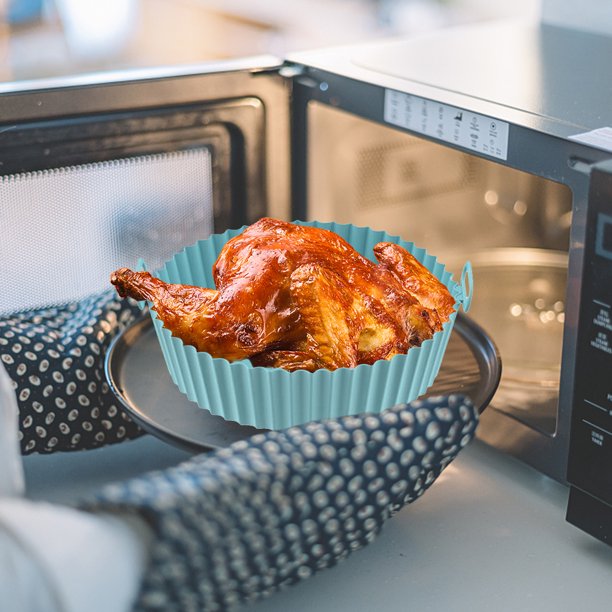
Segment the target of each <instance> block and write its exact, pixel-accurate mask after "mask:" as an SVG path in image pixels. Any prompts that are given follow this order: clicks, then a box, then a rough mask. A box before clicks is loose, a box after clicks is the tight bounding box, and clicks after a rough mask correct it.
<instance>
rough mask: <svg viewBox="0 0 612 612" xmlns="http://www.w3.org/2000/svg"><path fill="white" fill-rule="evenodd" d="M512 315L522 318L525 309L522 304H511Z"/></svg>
mask: <svg viewBox="0 0 612 612" xmlns="http://www.w3.org/2000/svg"><path fill="white" fill-rule="evenodd" d="M510 314H511V315H512V316H513V317H520V316H521V315H522V314H523V307H522V306H521V305H520V304H511V305H510Z"/></svg>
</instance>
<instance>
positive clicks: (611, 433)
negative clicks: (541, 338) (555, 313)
mask: <svg viewBox="0 0 612 612" xmlns="http://www.w3.org/2000/svg"><path fill="white" fill-rule="evenodd" d="M580 304H581V307H580V320H579V324H578V345H577V351H576V377H575V381H576V382H575V387H574V400H573V410H572V425H571V436H570V449H569V460H568V472H567V479H568V481H569V483H570V485H571V488H570V495H569V503H568V509H567V520H568V521H569V522H570V523H572V524H574V525H576V526H578V527H580V528H581V529H583V530H584V531H586V532H588V533H590V534H591V535H594V536H595V537H597V538H599V539H600V540H602V541H604V542H607V543H609V544H610V543H612V379H611V377H610V373H611V372H612V160H607V161H604V162H600V163H598V164H596V165H595V166H593V168H592V170H591V173H590V189H589V204H588V211H587V222H586V236H585V248H584V268H583V280H582V292H581V296H580Z"/></svg>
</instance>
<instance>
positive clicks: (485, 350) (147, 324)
mask: <svg viewBox="0 0 612 612" xmlns="http://www.w3.org/2000/svg"><path fill="white" fill-rule="evenodd" d="M153 331H154V330H153V321H152V320H151V317H150V316H149V315H148V313H146V312H143V315H142V316H141V317H139V318H138V319H136V320H135V321H133V322H132V323H131V324H129V325H128V326H126V327H125V328H124V329H123V330H122V331H121V332H120V333H119V334H117V336H115V338H113V340H112V342H111V343H110V345H109V347H108V350H107V352H106V355H105V357H104V374H105V378H106V382H107V383H108V385H109V388H110V390H111V391H112V393H113V395H114V396H115V397H116V398H117V400H118V401H119V402H120V404H121V406H122V407H123V409H124V410H125V411H126V412H127V413H128V415H129V416H130V418H132V419H133V420H134V421H135V422H136V423H137V424H138V425H140V427H142V429H143V430H144V431H145V432H147V433H150V434H152V435H154V436H156V437H158V438H160V439H162V440H164V441H165V442H168V443H170V444H172V445H173V446H178V447H179V448H182V449H184V450H188V451H191V452H205V451H210V450H215V449H218V448H221V446H220V445H213V444H208V443H203V442H198V441H195V440H192V439H190V438H186V437H185V436H184V435H182V434H180V433H177V432H176V431H173V430H172V429H170V428H168V427H167V426H162V425H160V424H159V423H157V422H156V421H155V420H154V419H152V418H150V417H149V416H148V415H147V414H146V412H143V411H142V409H141V408H140V407H139V406H137V405H135V404H134V403H133V402H131V401H130V400H129V399H128V398H127V397H126V394H125V392H124V389H123V387H122V385H121V380H120V378H121V375H120V372H121V367H120V366H121V364H122V363H123V361H122V360H123V359H124V358H125V355H126V354H127V353H128V352H129V350H130V348H131V347H132V346H134V345H135V344H136V342H138V340H139V339H140V338H141V337H142V336H143V335H144V334H146V333H152V332H153ZM454 334H459V335H461V336H462V338H463V340H464V341H465V342H466V344H468V346H469V347H470V349H471V350H472V353H473V354H474V357H475V359H476V361H477V363H478V365H479V368H480V372H481V375H482V372H483V367H484V369H485V370H486V371H487V372H488V375H487V381H486V383H485V384H484V388H483V393H482V394H481V395H479V396H478V397H477V398H471V399H472V401H473V402H474V405H475V406H476V408H477V410H478V412H479V413H480V414H482V412H483V411H484V410H485V408H486V407H487V406H488V405H489V404H490V402H491V400H492V399H493V396H494V395H495V392H496V391H497V389H498V387H499V383H500V380H501V374H502V360H501V355H500V353H499V349H498V348H497V345H496V344H495V342H494V341H493V339H492V338H491V337H490V336H489V334H488V333H487V332H486V331H485V330H484V329H483V328H482V327H481V326H480V325H479V324H478V323H476V322H475V321H474V320H473V319H471V318H470V317H468V316H467V315H465V314H464V313H457V318H456V320H455V326H454V329H453V331H452V332H451V337H452V335H454ZM474 347H478V349H479V350H478V352H477V351H476V350H474ZM159 350H160V353H161V347H160V349H159ZM478 355H480V359H479V358H478ZM487 372H485V373H487ZM434 385H435V381H434ZM430 391H431V388H430ZM430 391H428V392H426V393H425V394H424V395H423V396H422V397H426V396H431V395H435V393H430ZM191 403H192V404H193V406H194V407H196V408H197V410H205V409H204V408H200V407H199V406H198V405H197V403H196V402H191ZM219 418H221V417H219ZM232 426H235V427H243V428H244V429H245V430H246V431H245V437H248V435H254V434H256V433H258V432H261V431H265V430H261V429H257V428H255V427H252V426H249V425H239V424H237V423H233V422H232Z"/></svg>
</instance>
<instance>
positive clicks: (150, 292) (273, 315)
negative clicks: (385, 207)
mask: <svg viewBox="0 0 612 612" xmlns="http://www.w3.org/2000/svg"><path fill="white" fill-rule="evenodd" d="M374 254H375V256H376V259H377V260H378V264H374V263H372V262H371V261H369V260H368V259H366V258H365V257H362V256H361V255H360V254H359V253H357V251H355V249H353V247H352V246H351V245H350V244H349V243H348V242H346V241H345V240H343V239H342V238H341V237H340V236H338V235H337V234H335V233H333V232H330V231H328V230H324V229H318V228H313V227H305V226H299V225H295V224H292V223H287V222H284V221H278V220H276V219H269V218H264V219H261V220H259V221H258V222H256V223H254V224H253V225H251V226H249V227H248V228H246V229H245V230H244V232H242V233H241V234H240V235H238V236H236V237H234V238H232V239H231V240H229V241H228V242H227V243H226V244H225V246H224V247H223V249H222V251H221V253H220V254H219V257H218V259H217V261H216V262H215V264H214V267H213V277H214V281H215V286H216V289H207V288H202V287H195V286H190V285H178V284H167V283H164V282H162V281H161V280H159V279H157V278H155V277H153V276H151V275H150V274H149V273H147V272H133V271H131V270H129V269H127V268H122V269H120V270H117V271H116V272H114V273H113V274H112V276H111V283H112V284H113V285H115V287H116V289H117V291H118V293H119V294H120V295H121V296H122V297H125V296H129V297H132V298H134V299H137V300H149V301H150V302H151V303H152V305H153V308H154V309H155V310H156V312H157V315H158V316H159V318H160V319H161V320H162V321H163V323H164V325H165V327H167V328H168V329H169V330H170V331H171V332H172V333H173V334H174V335H175V336H177V337H179V338H181V339H182V340H183V342H184V343H186V344H191V345H193V346H195V347H196V349H197V350H199V351H206V352H208V353H210V354H211V355H212V356H213V357H224V358H226V359H228V360H230V361H234V360H237V359H243V358H249V359H250V360H251V361H252V363H253V364H254V365H261V366H272V367H280V368H284V369H286V370H290V371H291V370H309V371H314V370H317V369H319V368H327V369H330V370H334V369H337V368H341V367H354V366H356V365H358V364H362V363H363V364H372V363H374V362H375V361H377V360H378V359H390V358H391V357H393V356H394V355H397V354H399V353H406V351H408V349H409V348H410V347H412V346H418V345H420V344H421V343H422V342H423V341H424V340H426V339H428V338H431V336H432V335H433V334H434V332H436V331H439V330H441V329H442V324H443V323H444V322H445V321H446V320H448V317H449V315H450V314H451V312H453V305H454V300H453V298H452V297H451V295H450V293H449V292H448V289H447V288H446V287H445V285H444V284H442V283H441V282H440V281H439V280H438V279H437V278H435V277H434V276H433V275H432V274H431V273H430V272H429V271H428V270H427V268H425V267H424V266H423V265H422V264H421V263H419V262H418V261H417V260H416V259H415V258H414V257H413V256H412V255H410V254H409V253H408V252H407V251H406V250H405V249H403V248H402V247H400V246H398V245H395V244H392V243H388V242H381V243H378V244H377V245H376V246H375V248H374Z"/></svg>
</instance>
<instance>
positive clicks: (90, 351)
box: [0, 290, 142, 454]
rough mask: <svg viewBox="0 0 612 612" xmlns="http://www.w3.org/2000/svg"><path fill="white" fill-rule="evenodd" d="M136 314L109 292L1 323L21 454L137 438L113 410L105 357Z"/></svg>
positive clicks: (0, 348) (1, 351)
mask: <svg viewBox="0 0 612 612" xmlns="http://www.w3.org/2000/svg"><path fill="white" fill-rule="evenodd" d="M136 316H140V311H139V309H138V307H137V305H136V303H135V302H129V301H127V300H123V301H120V300H119V298H118V297H117V296H116V294H115V292H114V291H113V290H108V291H104V292H103V293H100V294H96V295H93V296H90V297H87V298H85V299H83V300H81V301H79V302H73V303H70V304H65V305H63V306H55V307H50V308H45V309H43V310H28V311H23V312H19V313H15V314H11V315H5V316H3V317H0V360H2V363H3V365H4V367H5V369H6V371H7V373H8V375H9V376H10V378H11V380H12V384H13V388H14V389H15V394H16V395H17V401H18V404H19V438H20V444H21V452H22V453H23V454H30V453H50V452H53V451H66V450H83V449H89V448H97V447H100V446H104V445H105V444H111V443H114V442H120V441H122V440H125V439H128V438H134V437H136V436H138V435H140V434H141V433H142V432H141V430H140V429H139V428H138V426H137V425H136V424H135V423H134V422H133V421H131V420H130V419H129V417H128V416H127V415H126V414H125V413H124V412H123V411H122V410H121V408H120V407H119V406H118V405H117V402H116V399H115V396H114V395H113V393H112V391H111V390H110V389H109V387H108V385H107V383H106V381H105V378H104V357H105V354H106V350H107V348H108V346H109V344H110V343H111V341H112V340H113V338H114V337H115V335H116V334H117V333H119V332H120V331H121V330H122V329H124V328H125V326H126V325H128V324H129V323H130V322H132V321H133V320H134V318H135V317H136Z"/></svg>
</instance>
